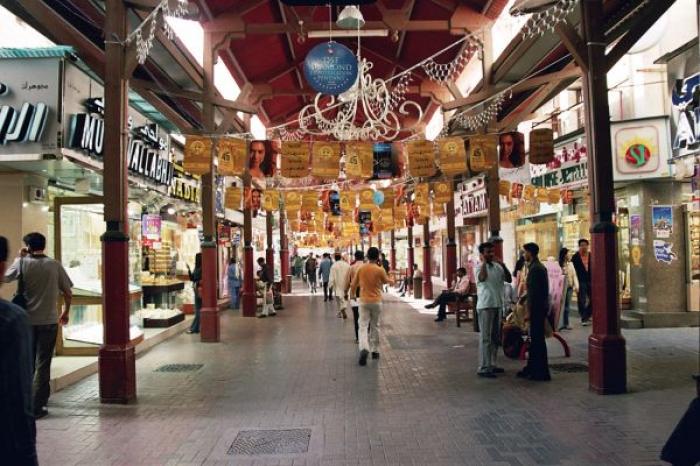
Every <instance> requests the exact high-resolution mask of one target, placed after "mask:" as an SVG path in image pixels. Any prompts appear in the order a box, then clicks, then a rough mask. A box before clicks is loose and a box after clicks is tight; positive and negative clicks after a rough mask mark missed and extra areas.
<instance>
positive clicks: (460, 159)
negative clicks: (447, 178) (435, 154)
mask: <svg viewBox="0 0 700 466" xmlns="http://www.w3.org/2000/svg"><path fill="white" fill-rule="evenodd" d="M438 151H439V154H440V170H441V171H442V173H444V174H445V175H459V174H462V173H464V172H466V171H467V151H466V149H465V148H464V141H462V138H445V139H440V140H439V141H438Z"/></svg>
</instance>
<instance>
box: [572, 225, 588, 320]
mask: <svg viewBox="0 0 700 466" xmlns="http://www.w3.org/2000/svg"><path fill="white" fill-rule="evenodd" d="M588 246H589V243H588V240H587V239H585V238H581V239H580V240H578V252H577V253H576V254H574V257H572V258H571V263H572V264H573V265H574V270H575V271H576V278H577V279H578V288H577V289H576V299H577V300H578V313H579V315H580V316H581V325H583V326H584V327H586V326H588V325H590V323H591V322H590V320H591V268H590V265H591V254H590V253H589V252H588Z"/></svg>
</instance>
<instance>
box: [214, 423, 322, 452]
mask: <svg viewBox="0 0 700 466" xmlns="http://www.w3.org/2000/svg"><path fill="white" fill-rule="evenodd" d="M310 440H311V429H289V430H244V431H241V432H239V433H238V435H237V436H236V439H235V440H234V441H233V443H232V444H231V447H230V448H229V449H228V454H229V455H282V454H289V453H306V452H307V451H309V441H310Z"/></svg>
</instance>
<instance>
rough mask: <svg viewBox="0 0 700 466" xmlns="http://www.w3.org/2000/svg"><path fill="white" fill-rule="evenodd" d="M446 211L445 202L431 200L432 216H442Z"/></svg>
mask: <svg viewBox="0 0 700 466" xmlns="http://www.w3.org/2000/svg"><path fill="white" fill-rule="evenodd" d="M446 213H447V205H445V204H438V203H437V202H435V201H434V200H433V212H432V216H433V217H444V216H445V214H446Z"/></svg>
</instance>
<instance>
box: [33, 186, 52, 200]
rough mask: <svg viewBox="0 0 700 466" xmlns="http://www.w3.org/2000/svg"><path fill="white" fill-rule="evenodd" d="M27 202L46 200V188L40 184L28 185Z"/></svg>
mask: <svg viewBox="0 0 700 466" xmlns="http://www.w3.org/2000/svg"><path fill="white" fill-rule="evenodd" d="M28 197H29V202H38V203H44V202H46V201H48V199H49V197H48V195H47V194H46V188H42V187H41V186H30V187H29V196H28Z"/></svg>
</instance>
